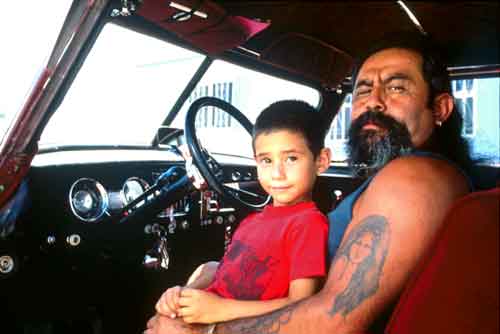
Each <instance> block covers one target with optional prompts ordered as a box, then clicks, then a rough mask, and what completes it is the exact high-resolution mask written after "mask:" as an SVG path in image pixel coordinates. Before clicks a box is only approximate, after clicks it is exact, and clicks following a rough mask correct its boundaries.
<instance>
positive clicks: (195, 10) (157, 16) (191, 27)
mask: <svg viewBox="0 0 500 334" xmlns="http://www.w3.org/2000/svg"><path fill="white" fill-rule="evenodd" d="M136 14H138V15H140V16H142V17H144V18H145V19H146V20H148V21H150V22H153V23H154V24H156V25H158V26H160V27H162V28H163V29H166V30H168V31H171V32H173V33H175V34H176V35H178V36H179V37H180V38H181V39H184V40H186V41H188V42H189V43H191V44H192V45H193V46H195V47H197V48H199V49H201V50H204V51H206V52H207V53H209V54H218V53H221V52H223V51H225V50H228V49H232V48H234V47H236V46H239V45H242V44H243V43H245V41H247V40H248V39H249V38H251V37H252V36H253V35H255V34H256V33H258V32H260V31H262V30H264V29H265V28H267V27H268V26H269V24H268V23H262V22H258V21H254V20H250V19H247V18H244V17H241V16H231V15H228V13H227V12H226V11H225V10H224V9H223V8H222V7H221V6H219V5H217V4H215V3H213V2H211V1H187V0H179V1H157V0H149V1H146V0H145V1H143V3H142V4H141V6H140V7H139V8H138V10H137V12H136Z"/></svg>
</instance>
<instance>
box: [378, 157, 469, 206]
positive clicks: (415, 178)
mask: <svg viewBox="0 0 500 334" xmlns="http://www.w3.org/2000/svg"><path fill="white" fill-rule="evenodd" d="M369 188H371V189H369V190H370V192H371V191H373V190H376V192H377V193H378V194H380V193H381V192H382V193H385V192H389V191H399V194H407V195H409V196H411V194H415V195H418V194H422V193H424V194H426V195H427V196H426V197H428V198H432V197H434V196H450V198H455V197H459V196H461V195H464V194H466V193H467V192H468V191H469V190H468V188H469V186H468V181H467V179H466V176H465V175H464V174H463V172H462V171H460V169H459V168H458V167H457V166H456V165H454V164H452V163H450V162H448V161H446V160H443V159H436V158H432V157H423V156H406V157H400V158H397V159H395V160H393V161H391V162H390V163H388V164H387V165H386V166H385V167H384V168H383V169H382V170H381V171H380V172H379V173H378V174H377V176H376V177H375V178H374V180H373V182H372V183H371V184H370V187H369ZM411 197H413V196H411Z"/></svg>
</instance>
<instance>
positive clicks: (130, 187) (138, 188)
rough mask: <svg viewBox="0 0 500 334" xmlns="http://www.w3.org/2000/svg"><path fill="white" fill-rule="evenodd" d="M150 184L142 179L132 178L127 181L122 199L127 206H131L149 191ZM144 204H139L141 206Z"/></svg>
mask: <svg viewBox="0 0 500 334" xmlns="http://www.w3.org/2000/svg"><path fill="white" fill-rule="evenodd" d="M148 188H149V184H148V183H147V182H146V181H144V180H143V179H141V178H138V177H131V178H129V179H127V181H125V183H124V184H123V187H122V191H121V194H122V199H123V202H124V203H125V205H127V204H130V203H131V202H132V201H133V200H135V199H136V198H137V197H139V196H141V195H142V194H143V193H144V192H145V191H146V190H147V189H148ZM143 203H144V202H141V203H138V206H141V205H142V204H143Z"/></svg>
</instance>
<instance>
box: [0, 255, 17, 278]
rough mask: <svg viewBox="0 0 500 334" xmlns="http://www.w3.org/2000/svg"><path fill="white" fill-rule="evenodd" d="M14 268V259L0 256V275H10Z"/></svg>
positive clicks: (8, 256)
mask: <svg viewBox="0 0 500 334" xmlns="http://www.w3.org/2000/svg"><path fill="white" fill-rule="evenodd" d="M14 267H15V261H14V258H13V257H12V256H10V255H2V256H0V274H4V275H7V274H10V273H11V272H12V271H13V270H14Z"/></svg>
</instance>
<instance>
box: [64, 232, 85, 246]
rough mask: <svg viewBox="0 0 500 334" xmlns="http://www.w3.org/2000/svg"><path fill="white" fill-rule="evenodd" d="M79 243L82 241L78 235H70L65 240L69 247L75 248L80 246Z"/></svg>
mask: <svg viewBox="0 0 500 334" xmlns="http://www.w3.org/2000/svg"><path fill="white" fill-rule="evenodd" d="M81 241H82V238H81V237H80V236H79V235H78V234H72V235H69V236H68V237H67V238H66V242H67V243H68V245H70V246H71V247H76V246H78V245H80V242H81Z"/></svg>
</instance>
